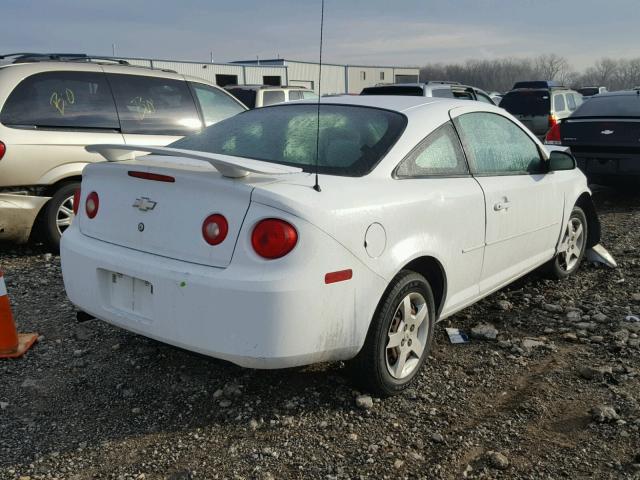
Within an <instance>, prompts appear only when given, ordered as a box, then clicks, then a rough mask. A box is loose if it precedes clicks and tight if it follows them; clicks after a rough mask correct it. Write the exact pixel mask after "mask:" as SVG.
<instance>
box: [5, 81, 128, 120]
mask: <svg viewBox="0 0 640 480" xmlns="http://www.w3.org/2000/svg"><path fill="white" fill-rule="evenodd" d="M0 122H2V123H3V124H5V125H9V126H31V127H33V126H36V127H40V128H71V129H85V128H89V129H107V130H117V129H119V128H120V125H119V124H118V116H117V114H116V107H115V105H114V103H113V97H112V95H111V91H110V89H109V85H108V83H107V79H106V78H105V76H104V74H102V73H94V72H64V71H58V72H43V73H36V74H35V75H31V76H30V77H27V78H25V79H24V80H22V82H20V83H19V84H18V86H17V87H16V88H14V89H13V91H12V92H11V94H10V95H9V97H8V98H7V101H6V102H5V104H4V106H3V108H2V112H1V113H0Z"/></svg>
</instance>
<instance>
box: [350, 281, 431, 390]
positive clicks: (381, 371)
mask: <svg viewBox="0 0 640 480" xmlns="http://www.w3.org/2000/svg"><path fill="white" fill-rule="evenodd" d="M410 294H412V295H413V294H417V295H416V298H417V300H418V301H420V299H419V296H421V297H422V298H423V299H424V303H421V301H420V306H422V305H424V307H425V308H426V318H425V319H424V321H423V322H422V324H420V326H418V327H417V328H416V329H415V332H416V333H415V335H416V337H415V338H417V336H418V334H420V335H422V338H425V337H426V339H425V340H424V341H423V342H422V345H423V347H424V348H423V350H422V354H421V355H420V357H419V358H418V357H417V355H416V354H415V352H411V353H410V356H411V358H410V361H411V367H412V370H411V371H410V373H408V374H407V376H406V377H403V378H396V377H395V376H394V375H392V373H391V372H390V369H391V368H392V367H390V366H389V365H388V362H389V357H390V356H392V355H393V354H395V352H396V350H397V351H399V350H398V349H400V348H401V347H400V346H398V347H397V349H396V348H391V349H388V348H387V344H388V342H389V339H390V335H391V333H390V331H391V330H393V329H396V328H397V329H400V330H402V329H401V328H400V324H401V323H397V322H403V321H404V320H399V317H402V316H403V315H402V312H401V311H400V309H401V308H402V305H404V299H405V297H407V296H409V295H410ZM401 302H402V303H401ZM410 302H411V309H412V311H413V308H414V307H416V305H415V304H414V303H413V299H412V300H410ZM417 311H418V308H417V307H416V312H417ZM435 318H436V313H435V302H434V300H433V292H432V291H431V286H430V285H429V282H427V280H426V279H425V278H424V277H423V276H422V275H420V274H418V273H415V272H413V271H410V270H402V271H401V272H400V273H399V274H398V275H397V276H396V277H395V278H394V279H393V281H392V282H391V284H390V285H389V288H387V291H386V292H385V294H384V296H383V297H382V299H381V300H380V304H379V305H378V308H377V310H376V313H375V314H374V317H373V320H372V322H371V325H370V327H369V331H368V333H367V338H366V340H365V343H364V346H363V347H362V350H360V352H359V353H358V355H357V356H356V357H355V358H354V359H353V360H352V361H351V365H350V367H351V373H352V374H353V377H354V381H355V382H356V383H357V384H359V385H360V386H361V387H363V388H364V389H366V390H368V391H370V392H371V393H374V394H377V395H380V396H391V395H396V394H398V393H400V392H402V391H403V390H404V389H405V388H407V387H408V386H409V385H410V384H411V383H412V382H413V380H414V379H415V377H416V376H417V374H418V373H419V372H420V369H421V368H422V365H423V364H424V362H425V360H426V358H427V357H428V356H429V350H430V348H431V342H432V340H433V328H434V325H435ZM423 324H424V327H422V325H423ZM395 325H397V326H395ZM403 325H404V324H403ZM421 328H424V329H423V330H421ZM403 331H406V330H403ZM413 331H414V329H411V332H413ZM395 333H396V334H397V333H400V332H399V331H396V332H395ZM425 333H426V335H425ZM409 335H411V334H409ZM414 341H415V339H414ZM419 344H420V343H416V345H419ZM402 345H403V346H402V348H407V347H405V345H409V346H410V345H411V342H409V341H408V340H407V341H406V343H403V344H402ZM388 350H391V351H388ZM399 358H400V354H398V357H397V359H398V360H399ZM408 361H409V360H408ZM408 361H407V362H408ZM395 365H396V366H398V365H399V363H397V362H396V363H395ZM403 365H404V363H403ZM406 365H409V363H407V364H406Z"/></svg>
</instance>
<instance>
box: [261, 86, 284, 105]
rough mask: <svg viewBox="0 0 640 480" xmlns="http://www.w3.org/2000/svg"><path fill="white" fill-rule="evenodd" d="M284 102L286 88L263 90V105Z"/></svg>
mask: <svg viewBox="0 0 640 480" xmlns="http://www.w3.org/2000/svg"><path fill="white" fill-rule="evenodd" d="M282 102H284V90H265V91H264V92H262V106H263V107H266V106H267V105H274V104H276V103H282Z"/></svg>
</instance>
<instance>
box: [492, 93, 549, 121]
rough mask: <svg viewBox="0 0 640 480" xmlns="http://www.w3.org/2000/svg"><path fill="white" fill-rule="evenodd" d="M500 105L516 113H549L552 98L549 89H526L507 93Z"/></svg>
mask: <svg viewBox="0 0 640 480" xmlns="http://www.w3.org/2000/svg"><path fill="white" fill-rule="evenodd" d="M500 106H501V107H502V108H504V109H505V110H506V111H507V112H509V113H512V114H514V115H537V116H540V115H544V116H547V115H549V112H550V111H551V100H550V99H549V91H548V90H528V91H527V90H525V91H514V92H509V93H507V94H506V95H505V96H504V97H503V99H502V101H501V102H500Z"/></svg>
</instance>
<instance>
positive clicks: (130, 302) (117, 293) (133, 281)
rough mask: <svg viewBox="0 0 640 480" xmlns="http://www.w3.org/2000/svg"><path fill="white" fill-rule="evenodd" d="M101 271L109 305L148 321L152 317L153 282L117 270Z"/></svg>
mask: <svg viewBox="0 0 640 480" xmlns="http://www.w3.org/2000/svg"><path fill="white" fill-rule="evenodd" d="M102 272H103V275H104V280H105V284H106V290H107V291H106V293H107V302H108V304H109V306H110V307H111V308H113V309H115V310H120V311H124V312H127V313H132V314H135V315H136V316H137V317H140V318H141V319H143V320H146V321H149V322H150V321H151V319H152V318H153V315H152V314H153V294H154V293H153V284H152V283H151V282H148V281H146V280H143V279H141V278H135V277H130V276H129V275H125V274H123V273H119V272H111V271H106V270H103V271H102Z"/></svg>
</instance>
